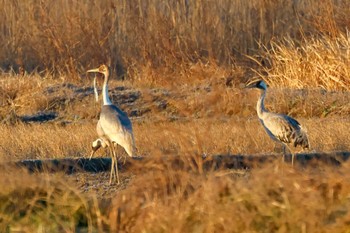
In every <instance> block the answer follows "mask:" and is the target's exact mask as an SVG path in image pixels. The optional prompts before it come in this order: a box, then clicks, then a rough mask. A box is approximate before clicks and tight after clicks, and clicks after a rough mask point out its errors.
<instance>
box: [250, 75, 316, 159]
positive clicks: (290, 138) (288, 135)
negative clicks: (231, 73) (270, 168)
mask: <svg viewBox="0 0 350 233" xmlns="http://www.w3.org/2000/svg"><path fill="white" fill-rule="evenodd" d="M246 87H247V88H258V89H260V90H262V93H261V96H260V98H259V100H258V103H257V105H256V111H257V113H258V117H259V119H260V122H261V124H262V125H263V126H264V128H265V130H266V132H267V134H268V135H269V136H270V138H272V139H273V140H274V141H278V142H281V143H282V144H283V152H284V153H283V160H284V156H285V151H286V147H288V149H289V151H290V152H291V153H292V165H294V153H293V152H292V150H291V149H290V147H289V145H292V146H293V147H298V146H300V147H302V148H303V149H305V148H310V144H309V139H308V136H307V134H306V131H305V129H304V128H303V127H302V126H301V125H300V123H299V122H298V121H297V120H295V119H293V118H292V117H290V116H287V115H284V114H278V113H273V112H269V111H267V110H266V109H265V106H264V99H265V96H266V90H267V85H266V83H265V82H264V81H263V80H253V81H251V82H249V83H248V84H247V85H246Z"/></svg>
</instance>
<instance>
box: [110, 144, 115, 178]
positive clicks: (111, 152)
mask: <svg viewBox="0 0 350 233" xmlns="http://www.w3.org/2000/svg"><path fill="white" fill-rule="evenodd" d="M112 147H113V146H110V147H109V152H110V154H111V160H112V163H111V173H110V175H109V184H111V183H112V179H113V176H114V178H115V171H114V153H113V149H112Z"/></svg>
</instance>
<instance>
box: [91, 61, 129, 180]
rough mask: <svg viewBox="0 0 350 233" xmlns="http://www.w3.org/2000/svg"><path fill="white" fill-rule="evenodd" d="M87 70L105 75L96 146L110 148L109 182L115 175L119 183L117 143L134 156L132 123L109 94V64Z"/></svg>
mask: <svg viewBox="0 0 350 233" xmlns="http://www.w3.org/2000/svg"><path fill="white" fill-rule="evenodd" d="M87 72H88V73H101V74H103V75H104V81H103V87H102V98H103V105H102V107H101V113H100V119H99V121H98V123H97V127H96V130H97V134H98V136H99V138H98V139H97V140H96V141H95V142H96V145H95V148H97V149H98V148H99V147H101V146H103V147H108V148H109V149H110V153H111V157H112V165H111V174H110V180H109V182H110V183H112V178H113V177H114V178H117V183H118V184H119V183H120V180H119V174H118V158H117V154H116V151H115V145H116V144H118V145H120V146H122V147H123V148H124V150H125V151H126V153H127V154H128V155H129V156H130V157H133V156H134V153H135V140H134V135H133V130H132V124H131V121H130V119H129V118H128V116H127V114H126V113H125V112H123V111H122V110H120V109H119V108H118V107H117V106H115V105H113V103H112V101H111V100H110V98H109V96H108V80H109V68H108V66H106V65H101V66H100V67H98V68H96V69H91V70H88V71H87ZM95 142H94V143H95ZM98 145H100V146H98ZM93 148H94V145H93ZM97 149H96V150H97ZM93 150H94V149H93ZM93 153H94V151H93V152H92V155H93Z"/></svg>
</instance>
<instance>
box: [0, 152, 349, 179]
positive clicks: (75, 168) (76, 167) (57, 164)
mask: <svg viewBox="0 0 350 233" xmlns="http://www.w3.org/2000/svg"><path fill="white" fill-rule="evenodd" d="M349 157H350V152H333V153H308V154H297V155H296V156H295V161H294V163H295V165H296V166H300V165H301V166H305V167H308V166H312V167H313V166H319V165H320V164H324V165H329V166H341V165H342V163H344V162H346V161H347V160H348V159H349ZM157 159H158V160H156V159H155V158H152V157H145V158H141V157H138V158H133V159H130V158H128V160H127V161H126V162H125V163H119V166H120V167H123V170H124V171H125V170H126V171H127V170H129V169H132V167H133V165H135V164H136V165H139V164H140V163H144V162H145V163H146V162H152V160H154V163H157V161H159V159H161V160H162V162H164V161H165V160H166V162H169V163H171V165H173V166H174V167H178V166H183V165H184V162H185V161H184V159H183V158H177V157H174V158H171V159H169V157H164V158H157ZM276 160H281V156H280V155H214V156H208V157H206V158H198V159H196V158H191V159H190V161H191V162H192V163H193V164H195V165H196V166H198V165H199V164H200V165H201V167H203V169H204V170H217V169H252V168H256V167H261V166H263V165H264V164H267V163H271V162H273V161H276ZM187 161H188V160H187ZM285 161H286V162H287V163H290V162H291V156H288V155H286V158H285ZM0 166H1V167H18V168H25V169H27V170H28V171H29V172H65V173H68V174H71V173H75V172H91V173H98V172H104V171H109V170H110V166H111V159H110V158H92V159H88V158H63V159H44V160H21V161H17V162H9V163H3V164H1V165H0Z"/></svg>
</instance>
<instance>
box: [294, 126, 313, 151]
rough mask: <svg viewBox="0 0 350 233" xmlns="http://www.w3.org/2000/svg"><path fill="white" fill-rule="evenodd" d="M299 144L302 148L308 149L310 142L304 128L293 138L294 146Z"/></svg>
mask: <svg viewBox="0 0 350 233" xmlns="http://www.w3.org/2000/svg"><path fill="white" fill-rule="evenodd" d="M297 146H301V147H302V148H303V149H306V148H308V149H310V143H309V139H308V137H307V134H306V132H305V131H304V130H302V129H301V130H300V132H299V134H298V135H297V137H296V138H295V140H294V147H297Z"/></svg>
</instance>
